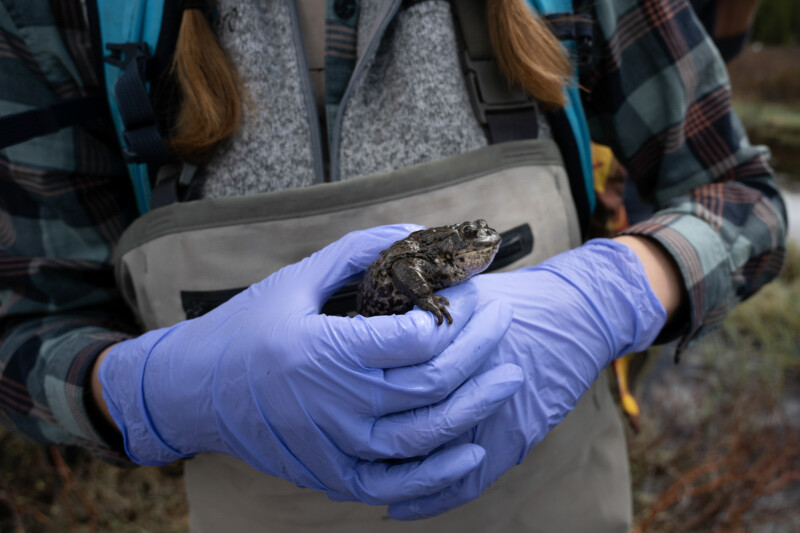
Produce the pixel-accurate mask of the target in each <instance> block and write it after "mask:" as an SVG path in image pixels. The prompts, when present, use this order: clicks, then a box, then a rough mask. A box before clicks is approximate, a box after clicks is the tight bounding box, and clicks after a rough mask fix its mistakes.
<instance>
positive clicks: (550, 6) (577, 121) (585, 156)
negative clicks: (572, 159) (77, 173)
mask: <svg viewBox="0 0 800 533" xmlns="http://www.w3.org/2000/svg"><path fill="white" fill-rule="evenodd" d="M526 1H527V2H528V4H529V5H530V6H531V7H532V8H533V9H534V10H535V11H536V12H537V13H538V14H539V15H541V16H542V17H545V18H548V19H549V18H552V19H559V18H560V17H558V15H562V16H563V18H564V19H566V20H569V19H570V18H571V17H572V15H573V12H574V10H573V6H572V0H526ZM570 29H571V30H572V31H569V30H570ZM586 30H587V26H586V22H585V21H583V20H580V21H579V24H578V25H576V24H574V23H570V24H569V27H568V28H566V31H565V28H564V27H563V26H561V27H559V26H558V25H556V27H555V31H556V35H557V36H558V37H559V38H560V39H561V42H562V43H563V44H564V47H565V48H566V49H567V51H568V52H569V53H570V56H571V58H573V61H572V63H573V73H572V80H571V83H570V85H569V87H566V88H565V89H564V92H565V94H566V97H567V105H566V107H565V108H564V113H565V114H566V117H567V120H568V121H569V125H570V128H571V129H572V134H573V136H574V137H575V144H576V146H577V150H578V155H579V157H580V167H581V171H582V174H583V179H584V184H585V187H586V196H587V200H588V204H589V205H588V207H589V212H590V213H592V212H594V207H595V202H596V199H595V194H594V176H593V170H592V151H591V144H590V138H589V127H588V125H587V123H586V115H585V114H584V112H583V104H582V103H581V96H580V88H579V87H578V61H577V58H578V57H579V50H578V42H577V41H576V37H579V36H581V35H586ZM589 30H591V28H590V27H589ZM589 35H591V33H589Z"/></svg>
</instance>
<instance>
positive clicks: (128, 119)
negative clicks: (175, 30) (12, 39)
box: [96, 0, 172, 213]
mask: <svg viewBox="0 0 800 533" xmlns="http://www.w3.org/2000/svg"><path fill="white" fill-rule="evenodd" d="M164 1H165V0H96V2H97V13H98V19H99V21H98V22H99V25H100V37H101V41H102V48H103V51H104V54H105V53H106V51H108V52H110V53H109V54H108V55H106V57H105V65H104V74H105V82H106V95H107V98H108V103H109V108H110V110H111V116H112V119H113V120H114V127H115V129H116V131H117V135H118V137H119V142H120V145H121V146H122V147H123V156H124V157H125V160H126V162H127V163H128V172H129V174H130V178H131V183H132V185H133V190H134V194H135V196H136V203H137V205H138V207H139V211H140V212H141V213H146V212H147V211H149V209H150V195H151V187H150V178H149V173H148V168H147V165H148V164H152V165H161V164H164V163H166V162H169V161H171V160H172V156H171V155H170V154H169V151H168V150H167V149H166V146H165V145H164V141H163V139H162V138H161V136H160V134H159V132H158V123H157V116H156V114H155V112H154V111H153V109H152V106H151V105H150V98H149V83H148V77H147V68H148V63H149V59H150V57H151V56H152V54H153V53H154V51H155V49H156V46H157V44H158V39H159V35H160V33H161V25H162V18H163V13H164Z"/></svg>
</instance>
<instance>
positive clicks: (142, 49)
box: [105, 43, 175, 166]
mask: <svg viewBox="0 0 800 533" xmlns="http://www.w3.org/2000/svg"><path fill="white" fill-rule="evenodd" d="M106 48H107V49H108V50H110V51H111V55H110V56H107V57H106V58H105V60H106V62H107V63H109V64H111V65H114V66H115V67H118V68H121V69H122V70H123V74H122V76H121V77H120V78H119V81H117V84H116V85H115V86H114V93H115V95H116V97H117V104H118V106H119V113H120V116H121V117H122V123H123V124H124V125H125V130H124V131H123V132H122V137H123V139H124V141H125V146H124V147H123V149H122V155H123V157H124V158H125V160H126V161H128V162H129V163H147V164H149V165H156V166H160V165H163V164H166V163H169V162H171V161H174V160H175V158H174V157H173V156H172V154H171V153H170V152H169V150H168V149H167V145H166V144H165V143H164V139H163V138H162V137H161V133H160V132H159V130H158V117H157V116H156V113H155V111H154V110H153V106H152V104H151V103H150V95H149V94H148V92H147V63H148V60H149V58H150V52H149V51H148V49H147V45H146V44H144V43H124V44H108V45H106Z"/></svg>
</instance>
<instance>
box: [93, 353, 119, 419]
mask: <svg viewBox="0 0 800 533" xmlns="http://www.w3.org/2000/svg"><path fill="white" fill-rule="evenodd" d="M114 346H116V344H112V345H111V346H109V347H108V348H106V349H105V350H103V351H102V352H100V355H98V356H97V359H95V362H94V366H93V367H92V376H91V381H90V385H89V386H90V388H91V399H92V401H93V402H94V406H95V407H96V408H97V409H96V410H97V412H99V413H100V414H102V415H103V418H104V419H105V422H107V423H108V424H109V425H110V426H111V427H113V428H114V429H116V430H117V431H119V428H118V427H117V425H116V423H115V422H114V419H113V418H112V417H111V413H110V412H109V410H108V404H107V403H106V400H105V398H103V385H102V383H100V378H99V377H98V375H99V373H100V365H101V364H102V362H103V360H104V359H105V358H106V356H107V355H108V352H110V351H111V349H112V348H113V347H114Z"/></svg>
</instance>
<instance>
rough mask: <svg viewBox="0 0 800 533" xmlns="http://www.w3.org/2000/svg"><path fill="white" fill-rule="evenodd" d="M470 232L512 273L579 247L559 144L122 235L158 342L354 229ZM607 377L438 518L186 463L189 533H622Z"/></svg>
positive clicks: (194, 211) (620, 473) (123, 267)
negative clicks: (477, 223) (477, 226)
mask: <svg viewBox="0 0 800 533" xmlns="http://www.w3.org/2000/svg"><path fill="white" fill-rule="evenodd" d="M474 218H485V219H487V221H489V223H490V224H491V225H492V226H493V227H494V228H495V229H497V230H498V231H500V232H501V233H506V234H507V235H508V234H509V233H508V231H509V230H512V231H511V233H510V234H511V236H512V238H511V240H510V242H509V241H506V242H504V244H505V248H502V247H501V252H499V253H498V256H499V257H506V258H510V259H511V260H512V262H510V263H508V264H507V265H506V266H504V267H503V268H502V270H515V269H517V268H520V267H523V266H529V265H534V264H536V263H539V262H540V261H542V260H544V259H546V258H548V257H550V256H552V255H555V254H557V253H559V252H562V251H565V250H568V249H570V248H573V247H575V246H578V245H579V244H580V237H579V232H578V226H577V218H576V214H575V208H574V205H573V202H572V199H571V196H570V191H569V186H568V183H567V180H566V176H565V172H564V169H563V166H562V164H561V161H560V156H559V154H558V150H557V148H556V146H555V144H554V143H553V142H552V141H549V140H531V141H518V142H512V143H503V144H498V145H493V146H489V147H486V148H483V149H480V150H477V151H475V152H471V153H467V154H463V155H460V156H455V157H451V158H447V159H443V160H440V161H436V162H432V163H424V164H421V165H416V166H413V167H407V168H404V169H400V170H397V171H394V172H391V173H387V174H380V175H375V176H367V177H362V178H356V179H353V180H348V181H343V182H338V183H330V184H323V185H319V186H315V187H308V188H304V189H292V190H286V191H280V192H274V193H264V194H260V195H254V196H247V197H230V198H216V199H206V200H200V201H195V202H189V203H185V204H173V205H171V206H167V207H163V208H160V209H156V210H154V211H152V212H151V213H149V214H147V215H145V216H143V217H141V218H140V219H138V220H137V221H136V222H135V223H134V224H133V225H132V226H131V227H130V228H129V229H128V231H127V232H126V233H125V235H124V236H123V238H122V240H121V242H120V249H119V261H118V262H117V276H118V280H119V285H120V287H122V289H123V292H124V296H125V299H126V300H127V301H128V303H129V304H130V305H131V307H132V308H133V309H135V310H136V311H137V313H138V314H139V317H140V318H141V320H142V322H143V323H144V324H145V326H146V327H147V328H148V329H152V328H157V327H163V326H169V325H172V324H174V323H176V322H178V321H181V320H184V319H186V318H187V317H192V316H196V315H198V314H201V313H202V312H203V311H205V310H207V309H210V308H211V307H213V306H214V305H216V304H219V303H221V301H224V299H226V298H227V297H229V296H230V295H232V294H233V293H234V292H235V291H236V290H238V289H240V288H244V287H246V286H248V285H249V284H251V283H254V282H257V281H260V280H261V279H263V278H264V277H266V276H268V275H270V274H271V273H273V272H275V271H276V270H278V269H280V268H281V267H283V266H284V265H287V264H290V263H294V262H296V261H299V260H300V259H302V258H304V257H306V256H307V255H309V254H311V253H313V252H314V251H316V250H318V249H320V248H322V247H323V246H325V245H327V244H329V243H331V242H333V241H334V240H336V239H338V238H339V237H341V236H342V235H344V234H345V233H347V232H349V231H352V230H356V229H363V228H367V227H371V226H375V225H379V224H389V223H400V222H415V223H420V224H425V225H428V226H434V225H441V224H447V223H453V222H454V221H461V220H467V219H474ZM520 228H525V230H521V229H520ZM514 230H516V231H514ZM526 230H529V231H530V236H531V237H532V248H530V247H529V246H528V245H526V243H525V242H524V241H526V240H527V242H528V243H530V242H531V237H525V235H527V231H526ZM509 247H511V248H509ZM275 305H281V304H280V302H276V303H275ZM602 376H603V377H601V379H599V380H598V381H597V382H596V383H595V384H594V385H593V386H592V387H591V389H590V390H589V392H588V393H587V394H586V395H585V396H584V397H583V399H581V401H580V402H579V403H578V406H577V407H576V408H575V410H574V411H573V412H572V413H570V414H569V415H568V416H567V418H566V419H565V420H564V421H563V422H562V423H561V424H560V425H559V426H557V427H556V428H555V430H553V431H552V432H551V433H550V434H549V435H548V436H547V437H546V438H545V439H544V441H543V442H542V443H541V444H539V446H537V447H536V448H535V449H534V450H533V451H532V452H531V453H530V454H529V456H528V457H527V458H526V459H525V461H524V462H523V463H522V464H520V465H518V466H517V467H515V468H513V469H512V470H511V471H509V472H507V473H506V474H505V475H504V476H503V477H501V478H500V479H499V480H498V481H497V482H496V483H495V484H494V485H493V486H491V487H490V488H489V489H488V490H487V491H486V492H485V493H484V494H483V495H482V496H481V497H480V498H478V499H477V500H475V501H473V502H471V503H469V504H467V505H465V506H463V507H461V508H458V509H456V510H454V511H451V512H449V513H446V514H445V515H443V516H440V517H436V518H433V519H428V520H424V521H419V522H413V523H403V522H395V521H392V520H389V519H388V516H387V515H386V510H385V508H382V507H371V506H368V505H365V504H358V503H337V502H332V501H330V500H328V498H327V497H326V496H325V495H324V494H323V493H321V492H316V491H313V490H308V489H300V488H297V487H295V486H294V485H292V484H291V483H289V482H287V481H284V480H282V479H280V478H276V477H271V476H267V475H264V474H261V473H259V472H257V471H255V470H253V469H251V468H250V467H249V466H247V465H246V464H245V463H243V462H241V461H239V460H238V459H234V458H231V457H227V456H224V455H200V456H197V457H195V458H193V459H190V460H188V461H186V464H185V477H186V489H187V494H188V498H189V502H190V513H191V515H190V516H191V525H192V531H201V532H215V531H237V532H238V531H326V532H328V531H341V532H352V531H364V532H368V531H369V532H373V531H431V532H437V533H441V532H442V531H454V532H456V531H457V532H459V533H463V532H466V531H475V532H486V531H587V530H591V531H627V530H628V529H629V526H630V523H629V520H630V505H631V504H630V502H631V499H630V492H629V490H630V489H629V481H628V469H627V455H626V449H625V440H624V435H623V432H622V427H621V421H620V419H619V417H618V416H617V414H616V412H615V406H614V403H613V401H612V398H611V396H610V393H609V390H608V386H607V384H606V378H605V374H603V375H602ZM584 517H592V523H591V524H587V523H584V522H583V520H584ZM596 517H602V518H603V519H606V520H608V522H607V523H606V524H603V523H602V522H597V518H596Z"/></svg>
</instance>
